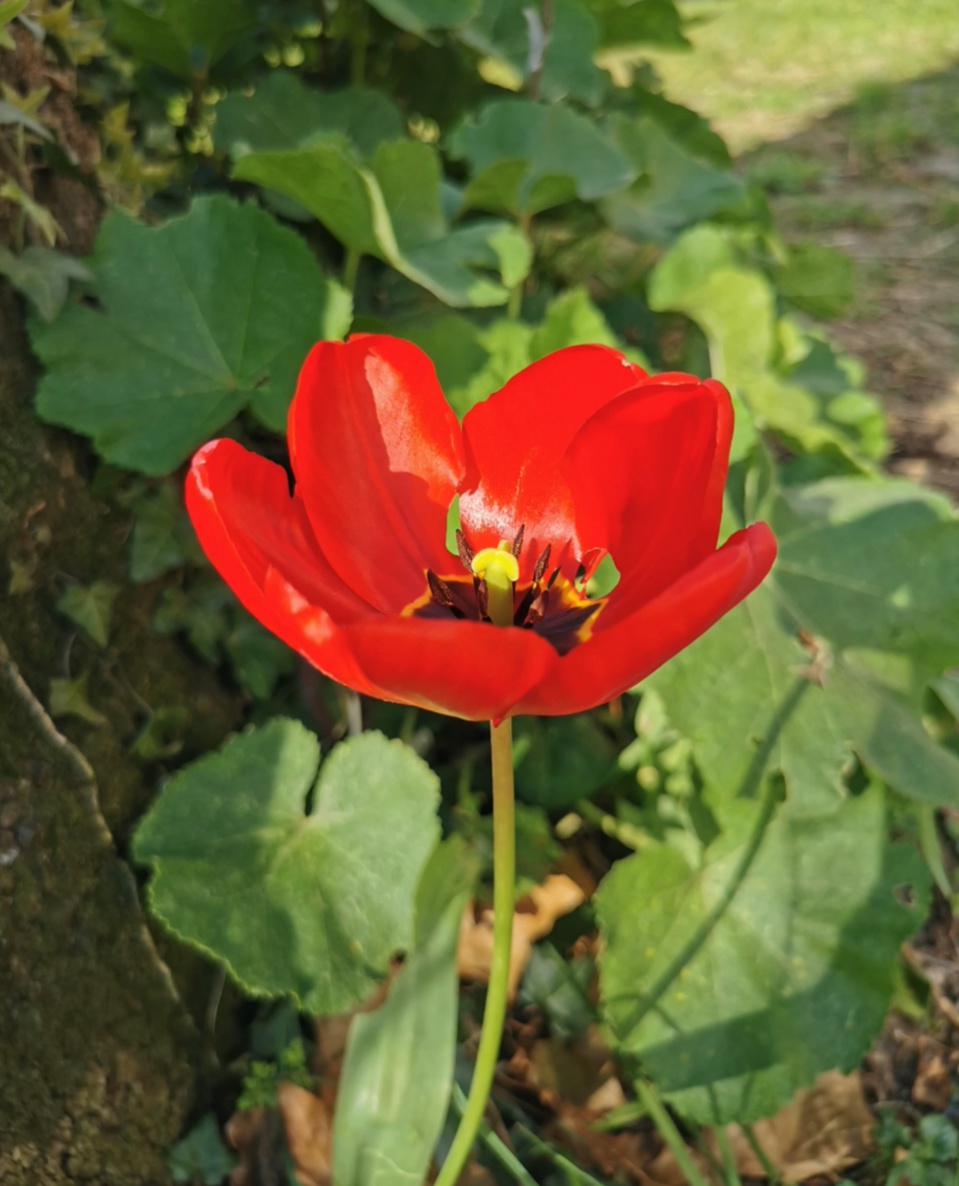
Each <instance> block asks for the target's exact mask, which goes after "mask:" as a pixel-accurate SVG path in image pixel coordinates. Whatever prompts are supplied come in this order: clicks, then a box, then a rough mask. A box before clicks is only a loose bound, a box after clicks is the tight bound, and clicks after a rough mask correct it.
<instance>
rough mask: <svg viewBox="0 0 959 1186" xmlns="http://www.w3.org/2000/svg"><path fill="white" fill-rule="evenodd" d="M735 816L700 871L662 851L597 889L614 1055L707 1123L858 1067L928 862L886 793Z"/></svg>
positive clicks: (913, 917) (774, 1103) (922, 890)
mask: <svg viewBox="0 0 959 1186" xmlns="http://www.w3.org/2000/svg"><path fill="white" fill-rule="evenodd" d="M718 731H719V729H718V728H717V732H718ZM736 807H737V810H736V811H735V812H730V813H729V814H728V817H727V822H728V824H729V827H728V830H727V831H725V832H724V833H723V834H722V835H721V836H720V837H719V839H717V840H716V841H715V842H714V843H713V844H712V845H711V846H710V847H709V848H708V849H707V850H706V852H705V854H704V856H703V858H702V862H701V864H700V865H699V866H698V867H696V868H693V867H691V866H690V865H689V864H687V862H686V860H685V859H684V858H683V856H682V855H681V854H680V853H679V852H678V851H677V850H675V849H672V848H669V847H662V848H653V849H650V850H648V851H646V852H644V853H643V854H642V855H641V856H639V855H636V856H632V857H628V858H627V859H626V860H623V861H619V862H618V863H617V864H616V865H614V867H613V869H612V871H611V872H610V873H609V875H608V876H607V877H606V878H605V880H604V881H603V883H602V885H601V886H600V888H599V891H598V893H597V895H596V905H597V910H598V915H599V924H600V933H601V935H602V939H603V945H602V954H601V956H600V983H601V993H602V1001H603V1006H604V1009H605V1012H606V1017H607V1020H608V1023H609V1025H610V1027H611V1029H612V1032H613V1034H614V1035H615V1037H616V1040H617V1042H618V1045H619V1050H620V1052H621V1054H623V1055H626V1056H627V1057H632V1058H634V1059H637V1060H639V1061H640V1063H641V1067H642V1071H643V1073H645V1074H648V1075H649V1076H650V1077H651V1078H652V1079H653V1080H654V1081H655V1083H656V1085H657V1087H658V1088H659V1090H660V1091H661V1092H662V1093H663V1094H664V1095H665V1096H666V1098H667V1099H668V1100H669V1102H670V1103H671V1104H672V1105H673V1106H674V1107H675V1108H676V1109H678V1111H679V1112H681V1113H682V1114H683V1115H684V1116H686V1117H689V1118H690V1119H692V1120H694V1121H696V1122H698V1123H701V1124H711V1125H713V1124H726V1123H727V1122H729V1121H732V1120H735V1121H737V1122H739V1123H745V1122H749V1121H752V1120H755V1119H757V1118H758V1117H760V1116H766V1115H769V1114H770V1113H772V1112H775V1111H776V1110H777V1109H778V1108H779V1107H781V1106H782V1105H783V1104H785V1103H786V1102H787V1101H788V1100H789V1099H790V1098H791V1097H792V1096H793V1094H794V1093H795V1092H796V1091H797V1090H799V1089H800V1088H802V1087H806V1086H808V1085H809V1084H811V1083H812V1082H813V1080H814V1079H815V1078H816V1076H817V1075H818V1074H819V1073H820V1072H822V1071H825V1070H829V1069H832V1068H838V1069H840V1070H843V1071H850V1070H852V1069H853V1068H854V1067H855V1066H856V1065H857V1063H858V1062H859V1060H860V1058H861V1057H862V1055H863V1053H864V1051H865V1049H866V1047H867V1046H868V1045H869V1042H870V1041H871V1040H872V1038H873V1036H874V1035H875V1033H876V1032H877V1031H878V1029H879V1027H880V1026H881V1025H882V1021H883V1018H884V1016H885V1013H886V1009H887V1007H888V1004H889V998H890V996H891V995H892V990H893V979H894V968H895V960H896V953H897V951H898V950H899V946H900V944H901V943H902V942H903V940H904V939H905V938H906V937H907V936H908V935H909V934H911V933H912V931H914V930H915V928H916V927H917V926H918V925H919V924H920V923H921V922H922V920H923V918H924V917H925V911H926V908H927V896H928V881H929V878H928V873H927V872H926V870H925V868H924V866H923V864H922V861H921V860H920V858H919V856H918V854H917V853H915V852H914V851H913V850H912V849H911V848H909V847H907V846H906V845H903V844H890V843H889V842H888V841H887V839H886V835H887V821H886V811H885V804H884V800H883V795H882V793H881V791H880V790H879V789H878V788H874V789H872V790H870V791H868V792H867V793H865V794H863V795H861V796H860V797H859V798H857V799H851V800H848V801H847V802H846V803H845V804H843V806H842V808H841V809H840V810H839V811H838V812H836V813H835V814H833V815H831V816H828V817H825V818H820V819H817V820H798V819H796V818H795V817H794V816H792V815H790V814H788V813H780V815H779V816H778V818H774V819H773V820H772V822H771V823H769V824H768V826H764V825H765V820H766V818H767V814H768V805H767V809H766V810H764V809H763V808H760V807H759V806H758V805H756V804H754V803H753V804H749V803H740V804H737V805H736ZM903 885H911V886H912V887H913V890H914V893H913V898H912V903H911V905H909V906H906V905H904V904H902V902H901V901H899V900H897V896H896V893H895V891H896V890H897V888H898V887H901V886H903ZM637 903H642V909H637Z"/></svg>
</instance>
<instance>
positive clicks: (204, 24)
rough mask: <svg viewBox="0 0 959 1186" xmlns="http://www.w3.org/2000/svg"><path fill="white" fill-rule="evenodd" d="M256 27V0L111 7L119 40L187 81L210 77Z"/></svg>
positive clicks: (127, 2)
mask: <svg viewBox="0 0 959 1186" xmlns="http://www.w3.org/2000/svg"><path fill="white" fill-rule="evenodd" d="M256 27H257V10H256V6H255V4H254V3H252V0H216V3H215V4H212V3H197V2H196V0H163V3H162V5H161V7H160V9H159V11H158V12H157V13H153V12H150V11H148V10H147V9H146V8H143V7H141V6H140V5H139V4H135V3H133V2H132V0H118V3H116V4H115V5H114V6H113V7H112V9H111V13H110V31H111V33H112V36H113V38H114V39H115V40H116V41H117V42H119V44H120V45H123V46H125V47H126V48H127V49H129V50H131V51H132V52H133V53H134V54H135V55H136V56H137V57H138V58H140V59H141V60H142V61H144V62H152V63H154V64H155V65H157V66H161V67H162V68H163V69H164V70H168V71H169V72H170V73H171V74H175V75H176V77H177V78H181V79H184V80H186V81H190V80H192V79H194V78H204V79H205V77H206V75H207V74H208V73H209V72H210V70H211V69H212V68H213V67H214V66H216V65H217V63H218V62H220V61H221V60H222V59H223V58H224V57H226V55H227V54H228V53H230V51H231V50H233V49H234V48H235V47H236V46H237V44H238V43H240V42H242V41H243V40H245V39H246V38H247V37H248V36H249V35H250V34H251V33H253V32H255V30H256Z"/></svg>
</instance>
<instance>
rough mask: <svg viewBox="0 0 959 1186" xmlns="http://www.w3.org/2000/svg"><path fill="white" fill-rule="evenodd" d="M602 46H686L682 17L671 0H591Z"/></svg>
mask: <svg viewBox="0 0 959 1186" xmlns="http://www.w3.org/2000/svg"><path fill="white" fill-rule="evenodd" d="M593 11H594V14H595V16H596V19H597V21H598V22H599V31H600V45H601V46H602V48H603V49H607V48H609V47H612V46H622V45H660V46H669V47H670V48H671V49H688V48H689V45H690V42H689V39H688V38H687V37H686V35H685V34H684V32H683V18H682V16H681V15H680V13H679V9H678V8H677V7H676V5H675V4H674V3H673V0H632V3H630V2H629V0H627V2H626V3H623V0H599V2H598V3H597V2H596V0H594V3H593Z"/></svg>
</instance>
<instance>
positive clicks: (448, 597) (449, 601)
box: [426, 568, 453, 607]
mask: <svg viewBox="0 0 959 1186" xmlns="http://www.w3.org/2000/svg"><path fill="white" fill-rule="evenodd" d="M426 583H427V584H428V585H429V587H430V597H432V598H433V600H434V601H435V602H437V603H438V604H439V605H446V606H450V607H452V606H453V594H452V593H451V592H450V587H449V585H447V583H446V581H444V580H443V579H442V577H438V576H437V575H436V573H435V572H433V571H432V569H429V568H428V569H427V570H426Z"/></svg>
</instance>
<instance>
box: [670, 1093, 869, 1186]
mask: <svg viewBox="0 0 959 1186" xmlns="http://www.w3.org/2000/svg"><path fill="white" fill-rule="evenodd" d="M874 1127H875V1120H874V1118H873V1115H872V1113H871V1112H870V1111H869V1108H868V1107H867V1105H866V1101H865V1099H864V1098H863V1094H862V1084H861V1082H860V1079H859V1073H858V1072H854V1073H853V1074H851V1075H843V1074H840V1072H839V1071H827V1072H826V1073H825V1074H824V1075H820V1077H819V1078H818V1079H817V1080H816V1082H815V1084H813V1086H812V1087H810V1088H809V1089H808V1090H806V1091H800V1092H797V1094H796V1095H795V1096H794V1097H793V1098H792V1100H790V1102H789V1103H788V1104H787V1105H786V1106H785V1107H784V1108H781V1109H780V1110H779V1111H778V1112H777V1113H776V1114H775V1116H770V1117H768V1118H766V1119H764V1120H758V1121H757V1122H756V1123H755V1124H754V1125H753V1133H754V1134H755V1137H756V1140H757V1141H758V1142H759V1144H760V1146H761V1147H762V1149H763V1151H764V1152H765V1154H766V1156H767V1157H768V1158H769V1160H770V1161H771V1162H772V1164H773V1165H774V1166H775V1167H776V1169H777V1170H779V1172H780V1173H781V1174H782V1176H783V1179H784V1180H785V1181H786V1182H804V1181H805V1180H806V1179H807V1178H814V1177H817V1176H825V1177H829V1178H835V1177H837V1176H838V1174H839V1173H840V1172H841V1171H842V1170H844V1169H846V1168H847V1167H848V1166H851V1165H856V1164H857V1163H858V1162H860V1161H862V1160H863V1159H864V1158H865V1157H866V1156H867V1154H868V1153H869V1150H870V1149H871V1148H872V1133H873V1129H874ZM727 1133H728V1136H729V1143H730V1146H731V1147H732V1151H733V1157H734V1158H735V1161H736V1169H737V1170H738V1171H739V1173H740V1174H741V1175H743V1176H745V1177H750V1178H764V1177H765V1176H766V1174H765V1171H764V1169H763V1167H762V1164H761V1163H760V1161H759V1159H758V1158H757V1157H756V1155H755V1153H754V1152H753V1151H752V1148H751V1146H750V1144H749V1142H748V1141H747V1140H746V1137H745V1135H744V1134H743V1131H742V1129H741V1128H740V1127H739V1125H737V1124H731V1125H730V1126H729V1128H728V1129H727ZM710 1144H711V1145H713V1152H714V1153H715V1152H716V1150H715V1146H714V1144H713V1142H712V1141H710ZM649 1173H650V1176H651V1177H652V1178H654V1179H655V1180H656V1181H657V1182H659V1183H662V1184H663V1186H681V1184H682V1183H684V1181H685V1179H684V1177H683V1175H682V1173H681V1171H680V1169H679V1167H678V1166H677V1165H676V1162H675V1160H674V1159H673V1156H672V1154H671V1153H670V1152H669V1150H668V1149H667V1150H664V1151H663V1152H662V1153H661V1154H660V1155H659V1157H657V1158H656V1160H655V1161H654V1162H653V1164H652V1165H651V1166H650V1167H649Z"/></svg>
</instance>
